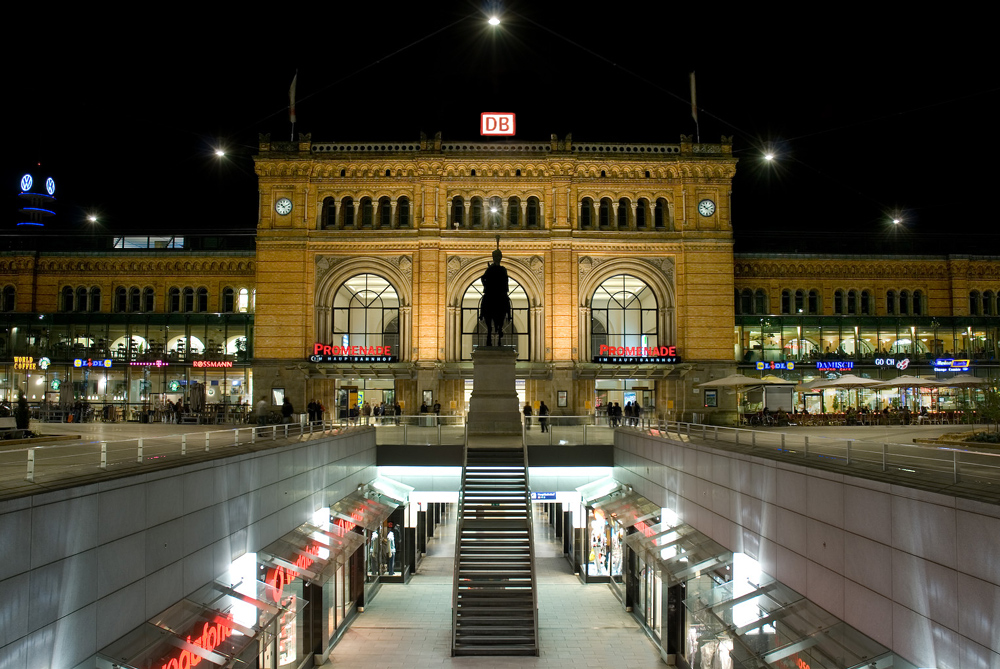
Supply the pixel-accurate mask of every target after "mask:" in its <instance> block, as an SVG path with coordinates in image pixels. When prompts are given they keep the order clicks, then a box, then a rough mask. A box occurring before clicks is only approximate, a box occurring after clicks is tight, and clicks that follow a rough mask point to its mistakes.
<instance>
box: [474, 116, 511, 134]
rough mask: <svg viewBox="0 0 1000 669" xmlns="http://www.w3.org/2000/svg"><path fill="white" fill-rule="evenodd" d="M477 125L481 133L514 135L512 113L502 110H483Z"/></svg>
mask: <svg viewBox="0 0 1000 669" xmlns="http://www.w3.org/2000/svg"><path fill="white" fill-rule="evenodd" d="M479 123H480V125H479V134H481V135H508V136H510V137H513V136H514V115H513V114H507V113H503V112H483V114H482V118H481V120H480V122H479Z"/></svg>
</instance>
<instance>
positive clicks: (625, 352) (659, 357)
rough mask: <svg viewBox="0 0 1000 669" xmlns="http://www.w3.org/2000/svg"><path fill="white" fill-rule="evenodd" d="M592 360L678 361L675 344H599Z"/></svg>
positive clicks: (621, 361)
mask: <svg viewBox="0 0 1000 669" xmlns="http://www.w3.org/2000/svg"><path fill="white" fill-rule="evenodd" d="M592 361H593V362H600V363H611V364H618V365H621V364H628V365H631V364H635V363H642V364H660V365H663V364H668V365H672V364H674V363H677V362H680V361H681V357H680V356H679V355H677V347H676V346H607V345H601V346H599V347H598V349H597V355H595V356H594V357H593V359H592Z"/></svg>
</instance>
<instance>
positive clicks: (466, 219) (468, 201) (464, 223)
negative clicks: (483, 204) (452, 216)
mask: <svg viewBox="0 0 1000 669" xmlns="http://www.w3.org/2000/svg"><path fill="white" fill-rule="evenodd" d="M462 206H463V207H464V208H465V213H464V214H463V217H462V227H463V228H471V227H472V221H471V220H469V212H470V210H471V208H472V201H471V199H466V200H464V201H463V202H462Z"/></svg>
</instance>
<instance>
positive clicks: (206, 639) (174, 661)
mask: <svg viewBox="0 0 1000 669" xmlns="http://www.w3.org/2000/svg"><path fill="white" fill-rule="evenodd" d="M226 620H227V621H229V622H232V621H233V616H232V614H229V615H227V616H226ZM196 631H197V630H196ZM232 635H233V628H232V627H230V626H227V625H223V624H222V623H205V624H204V625H203V626H202V628H201V636H199V637H196V638H194V639H192V638H191V635H190V634H189V635H188V636H187V642H188V643H193V644H194V645H196V646H198V647H200V648H204V649H205V650H208V651H214V650H215V649H216V648H218V647H219V646H220V645H221V644H222V642H223V641H225V640H226V639H228V638H229V637H231V636H232ZM201 660H202V657H201V656H200V655H198V654H196V653H192V652H191V651H189V650H182V651H181V652H180V653H178V654H177V655H176V656H175V657H171V658H170V659H168V660H167V661H165V662H164V663H163V665H162V667H161V669H189V668H190V667H194V666H197V665H198V664H199V663H200V662H201Z"/></svg>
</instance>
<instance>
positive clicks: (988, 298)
mask: <svg viewBox="0 0 1000 669" xmlns="http://www.w3.org/2000/svg"><path fill="white" fill-rule="evenodd" d="M981 313H982V314H983V316H992V315H993V291H992V290H984V291H983V309H982V312H981Z"/></svg>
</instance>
